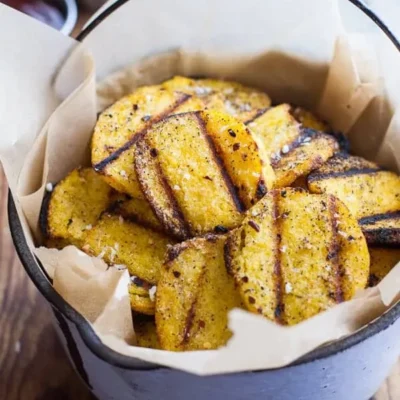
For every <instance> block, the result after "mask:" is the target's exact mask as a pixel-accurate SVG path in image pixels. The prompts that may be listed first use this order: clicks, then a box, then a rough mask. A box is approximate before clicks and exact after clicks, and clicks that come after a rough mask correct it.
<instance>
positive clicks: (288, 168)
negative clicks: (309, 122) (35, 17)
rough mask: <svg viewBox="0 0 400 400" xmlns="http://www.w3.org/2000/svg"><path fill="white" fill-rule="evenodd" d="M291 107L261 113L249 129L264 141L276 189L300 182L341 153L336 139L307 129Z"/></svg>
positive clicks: (252, 121) (250, 121) (256, 116)
mask: <svg viewBox="0 0 400 400" xmlns="http://www.w3.org/2000/svg"><path fill="white" fill-rule="evenodd" d="M291 110H292V109H291V106H290V105H289V104H281V105H279V106H277V107H273V108H268V109H264V110H259V112H258V113H257V114H256V115H255V116H254V117H253V118H251V119H249V120H247V121H246V125H247V126H248V127H249V128H250V129H251V131H252V132H253V133H254V134H255V135H256V136H257V137H259V138H260V139H261V141H262V142H263V144H264V147H265V149H266V152H267V154H268V156H269V157H270V159H271V164H272V167H273V169H274V171H275V174H276V179H275V184H274V187H275V188H281V187H285V186H290V185H291V184H292V183H293V182H294V181H295V180H296V179H297V178H299V177H301V176H305V175H307V174H308V173H310V172H311V171H313V170H314V169H317V168H319V167H320V166H321V165H322V164H323V163H324V162H325V161H326V160H328V159H329V158H330V157H332V156H333V154H334V153H335V152H336V151H337V150H338V149H339V146H338V143H337V141H336V140H335V138H334V137H333V136H330V135H328V134H325V133H323V132H319V131H316V130H313V129H309V128H304V127H302V126H301V124H300V123H299V122H298V121H296V119H295V118H294V116H293V114H292V111H291Z"/></svg>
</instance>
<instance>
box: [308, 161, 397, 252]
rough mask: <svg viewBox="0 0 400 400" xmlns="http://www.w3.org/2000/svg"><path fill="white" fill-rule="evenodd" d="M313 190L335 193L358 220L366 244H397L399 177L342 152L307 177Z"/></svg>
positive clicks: (311, 190) (314, 191)
mask: <svg viewBox="0 0 400 400" xmlns="http://www.w3.org/2000/svg"><path fill="white" fill-rule="evenodd" d="M307 182H308V188H309V190H310V192H312V193H329V194H332V195H334V196H336V197H338V198H339V199H340V200H341V201H343V203H344V204H346V206H347V207H348V208H349V210H350V212H351V213H352V214H353V216H354V217H355V218H356V219H357V220H358V221H359V223H360V225H361V228H362V230H363V232H364V234H365V236H366V238H367V241H368V243H369V244H373V245H388V244H389V245H399V244H400V177H399V176H398V175H397V174H395V173H393V172H390V171H385V170H383V169H382V168H380V167H379V166H378V165H377V164H375V163H372V162H370V161H367V160H364V159H363V158H361V157H356V156H350V155H348V154H345V153H341V154H338V155H336V156H335V157H333V158H331V159H330V160H329V161H328V162H327V163H326V164H325V165H323V166H322V167H321V168H320V169H318V170H317V171H314V172H313V173H311V174H310V175H309V176H308V178H307Z"/></svg>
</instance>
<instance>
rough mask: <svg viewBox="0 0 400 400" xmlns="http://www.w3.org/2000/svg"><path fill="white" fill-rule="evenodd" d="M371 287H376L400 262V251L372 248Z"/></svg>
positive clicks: (370, 251)
mask: <svg viewBox="0 0 400 400" xmlns="http://www.w3.org/2000/svg"><path fill="white" fill-rule="evenodd" d="M369 255H370V257H371V267H370V276H369V286H370V287H372V286H376V285H377V284H378V283H379V282H380V281H381V280H382V279H383V278H384V277H385V276H386V275H387V274H388V273H389V272H390V271H391V270H392V269H393V267H395V266H396V265H397V263H398V262H400V249H389V248H383V247H370V249H369Z"/></svg>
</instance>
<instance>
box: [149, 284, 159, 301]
mask: <svg viewBox="0 0 400 400" xmlns="http://www.w3.org/2000/svg"><path fill="white" fill-rule="evenodd" d="M156 292H157V286H152V287H151V288H150V289H149V296H150V300H151V301H155V299H156Z"/></svg>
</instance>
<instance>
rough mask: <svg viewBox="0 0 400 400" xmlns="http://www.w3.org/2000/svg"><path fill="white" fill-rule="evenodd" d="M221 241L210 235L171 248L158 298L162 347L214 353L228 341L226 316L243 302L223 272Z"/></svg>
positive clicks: (163, 270) (229, 334) (157, 317)
mask: <svg viewBox="0 0 400 400" xmlns="http://www.w3.org/2000/svg"><path fill="white" fill-rule="evenodd" d="M225 239H226V238H225V237H224V236H216V235H208V236H207V237H204V238H196V239H192V240H190V241H187V242H184V243H181V244H179V245H177V246H175V247H174V248H172V249H171V251H170V253H169V257H170V258H169V261H168V262H167V263H166V265H165V266H164V267H163V269H162V273H161V279H160V281H159V283H158V286H157V294H156V325H157V333H158V338H159V341H160V345H161V348H162V349H164V350H170V351H185V350H202V349H203V350H206V349H207V350H209V349H216V348H218V347H220V346H223V345H225V344H226V342H227V341H228V339H229V338H230V337H231V335H232V334H231V332H230V331H229V329H228V326H227V323H228V319H227V313H228V311H229V310H231V309H232V308H235V307H241V299H240V296H239V294H238V292H237V291H236V288H235V283H234V280H233V278H232V277H231V276H230V275H229V274H228V273H227V270H226V268H225V261H224V244H225Z"/></svg>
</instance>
